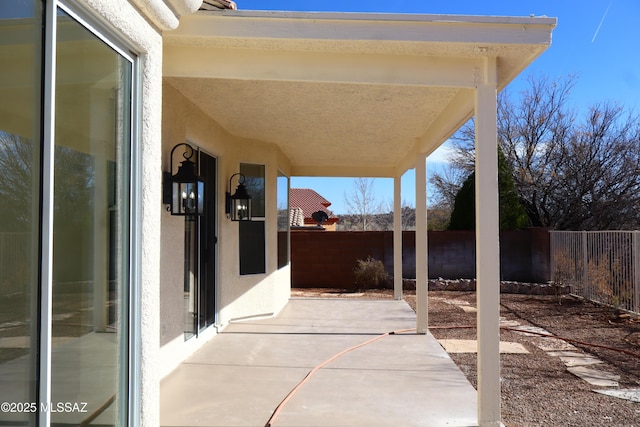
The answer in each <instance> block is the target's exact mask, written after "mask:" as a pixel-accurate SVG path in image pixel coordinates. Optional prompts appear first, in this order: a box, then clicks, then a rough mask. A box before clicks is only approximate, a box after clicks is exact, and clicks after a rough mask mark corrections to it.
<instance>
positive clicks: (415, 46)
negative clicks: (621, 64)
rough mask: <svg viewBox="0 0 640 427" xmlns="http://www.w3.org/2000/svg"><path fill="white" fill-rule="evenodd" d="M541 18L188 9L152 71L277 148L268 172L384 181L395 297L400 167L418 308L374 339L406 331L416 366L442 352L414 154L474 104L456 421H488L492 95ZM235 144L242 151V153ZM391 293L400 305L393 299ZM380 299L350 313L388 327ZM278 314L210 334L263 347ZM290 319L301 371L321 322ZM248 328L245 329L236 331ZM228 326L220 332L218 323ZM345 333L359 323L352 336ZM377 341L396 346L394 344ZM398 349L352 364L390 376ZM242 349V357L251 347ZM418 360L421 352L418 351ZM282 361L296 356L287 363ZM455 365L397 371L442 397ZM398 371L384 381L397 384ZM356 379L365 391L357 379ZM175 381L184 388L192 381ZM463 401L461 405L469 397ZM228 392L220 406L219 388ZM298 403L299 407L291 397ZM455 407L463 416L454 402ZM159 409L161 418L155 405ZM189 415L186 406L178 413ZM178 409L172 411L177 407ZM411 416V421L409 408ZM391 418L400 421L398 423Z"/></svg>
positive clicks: (433, 145) (493, 298) (494, 340)
mask: <svg viewBox="0 0 640 427" xmlns="http://www.w3.org/2000/svg"><path fill="white" fill-rule="evenodd" d="M555 24H556V20H555V19H553V18H546V17H524V18H515V17H479V16H442V15H386V14H346V13H291V12H255V11H221V12H205V11H200V12H197V13H195V14H193V15H191V16H185V17H183V18H182V19H181V21H180V26H179V28H178V29H177V30H175V31H172V32H168V33H165V34H164V35H163V41H164V52H163V55H164V59H163V78H164V81H165V82H166V83H167V84H168V85H170V86H172V87H173V88H174V89H175V90H177V91H179V92H180V93H181V94H182V95H183V96H184V97H186V98H187V99H188V100H189V101H190V102H191V103H193V105H195V106H197V108H198V109H200V110H201V111H202V112H203V113H204V114H205V115H206V116H208V117H210V118H211V119H212V120H213V121H215V122H216V123H217V124H219V125H220V126H221V127H222V128H223V129H224V130H225V131H226V132H228V133H229V134H231V135H233V136H235V137H238V138H243V139H244V140H247V141H255V142H256V143H258V144H262V145H264V146H270V147H276V148H277V151H278V153H279V154H280V156H281V160H282V162H281V163H282V164H286V165H287V167H286V168H285V169H286V170H283V172H285V173H286V174H287V175H288V176H341V177H388V178H393V179H394V182H395V185H394V211H395V212H396V215H395V218H394V280H395V283H394V288H395V298H396V299H397V300H400V299H401V297H402V268H401V265H402V253H401V247H402V245H401V236H402V234H401V231H402V230H401V216H400V210H401V209H400V207H401V206H400V203H401V198H400V194H401V187H400V182H401V177H402V175H403V174H404V173H405V172H406V171H407V170H408V169H411V168H415V170H416V174H415V175H416V218H417V224H420V223H422V224H423V226H422V227H420V226H418V227H417V231H416V259H417V261H416V277H417V285H416V289H417V300H418V305H417V316H415V317H411V318H410V317H409V316H408V314H407V316H406V317H403V322H402V323H403V328H404V327H406V326H407V325H406V322H410V323H412V324H413V325H412V326H413V327H415V328H416V330H417V332H418V333H419V334H424V335H417V336H413V337H411V338H409V337H405V336H402V337H398V336H394V337H390V338H387V339H388V340H389V342H393V341H395V340H408V342H407V344H406V345H403V347H402V348H403V349H406V348H407V346H408V347H411V348H413V347H414V346H424V347H422V348H421V349H420V351H425V353H423V354H421V355H418V354H413V355H411V356H408V358H407V359H406V360H405V361H404V362H402V366H403V367H404V368H408V367H420V366H422V367H423V368H424V369H425V370H427V371H430V370H431V368H429V367H428V362H426V360H433V361H438V360H440V359H443V360H446V358H445V357H442V356H443V353H442V350H441V349H439V348H436V346H432V345H431V344H429V343H430V339H429V333H428V307H427V295H426V292H427V279H428V266H427V228H426V217H427V208H426V201H427V195H426V166H425V159H426V157H427V156H428V155H429V154H430V153H432V152H433V151H435V150H436V149H437V148H438V147H439V146H440V145H441V144H442V143H444V142H445V141H446V140H447V139H448V138H449V137H450V136H451V135H452V134H453V133H454V132H455V131H456V130H457V129H458V128H459V127H460V126H462V125H463V124H464V123H465V122H466V121H467V120H469V119H470V118H471V117H472V116H473V117H474V118H475V125H476V150H475V151H476V152H475V155H476V230H478V231H477V234H476V247H477V250H476V253H477V256H478V262H477V265H478V270H477V272H476V278H477V281H478V293H477V295H478V304H477V305H478V341H479V346H478V347H479V350H478V394H477V419H473V420H472V421H469V420H468V419H467V418H466V417H467V415H464V417H463V418H464V420H466V421H463V420H462V419H461V420H460V421H459V422H460V423H463V422H464V423H466V422H471V423H472V424H473V423H477V424H479V425H486V426H489V425H492V426H497V425H499V424H500V366H499V363H500V362H499V284H500V277H499V271H500V269H499V247H498V244H499V243H498V182H497V135H496V110H497V93H498V91H499V90H501V89H502V88H504V87H505V86H506V85H507V84H508V83H509V82H511V81H512V80H513V79H514V78H515V77H516V76H517V75H518V74H519V73H520V72H521V71H522V70H524V69H525V68H526V67H527V66H528V65H529V64H530V63H531V62H532V61H533V60H534V59H535V58H536V57H538V56H539V55H540V54H542V53H543V52H544V51H545V50H546V49H547V48H548V47H549V45H550V42H551V32H552V30H553V28H554V27H555ZM225 154H227V153H225ZM234 155H236V156H238V157H239V158H242V153H234ZM267 200H269V196H268V195H267ZM271 200H273V198H271ZM397 304H399V305H400V304H403V303H402V302H401V301H398V302H397ZM299 305H300V303H298V302H292V303H289V305H288V306H287V308H286V309H285V312H284V313H283V314H284V315H286V313H287V310H291V309H292V307H295V306H299ZM343 308H344V309H345V313H342V314H339V313H337V312H336V313H335V316H334V317H329V316H322V317H323V319H324V320H327V321H329V320H330V321H331V322H339V323H335V324H332V325H331V328H334V327H338V328H347V330H348V328H349V319H348V316H349V311H350V310H352V308H351V307H350V306H349V307H347V306H343ZM386 313H387V307H386V306H385V308H384V310H376V315H375V316H374V315H368V316H364V317H360V318H359V320H358V321H362V322H365V323H368V324H367V325H365V327H364V329H357V330H356V331H357V332H358V333H363V331H364V333H366V334H370V333H384V332H389V331H388V326H387V325H386V324H385V325H384V328H382V330H380V329H379V328H376V327H374V326H373V325H375V323H376V322H377V321H378V320H379V318H380V317H385V316H387V314H386ZM345 316H346V317H345ZM279 319H280V318H279V317H276V318H275V319H273V320H270V321H269V320H263V321H261V322H258V323H256V324H255V325H253V324H252V326H248V325H246V324H230V325H228V326H226V327H225V328H224V329H223V333H222V336H220V337H216V338H215V339H214V340H213V341H212V342H213V343H216V344H214V345H215V346H222V347H223V348H224V345H222V342H223V341H230V342H229V344H230V345H231V344H232V343H231V341H233V339H237V337H239V336H241V335H242V336H244V335H247V336H250V337H252V339H253V340H258V341H255V343H254V344H255V345H257V346H258V347H260V348H261V349H262V350H263V351H266V352H267V353H271V352H276V351H277V350H278V348H283V347H284V346H291V343H282V346H279V343H277V342H272V341H269V340H272V339H275V337H280V339H282V337H285V338H288V339H291V334H290V332H286V333H281V332H278V333H277V334H275V335H273V334H272V333H271V332H269V333H268V334H266V335H264V336H263V335H262V334H261V333H262V332H263V331H265V330H269V328H273V330H275V331H278V330H279V329H278V328H280V327H281V326H282V325H279V324H278V322H279V321H280V320H279ZM303 319H304V316H303V317H297V316H294V317H293V318H291V319H289V321H290V322H292V327H293V331H294V332H295V331H296V329H297V328H300V330H301V331H303V333H304V334H303V335H302V337H304V338H305V340H307V339H311V338H313V340H311V341H308V345H309V347H307V350H306V352H307V353H311V354H310V356H312V358H311V359H308V360H306V361H305V362H304V363H303V369H302V370H305V369H307V368H308V367H309V366H311V365H313V363H315V362H316V361H318V360H317V359H323V358H324V357H325V356H327V354H320V353H321V352H320V351H319V350H318V351H316V346H318V347H317V348H318V349H320V348H322V346H320V344H319V343H318V341H317V340H318V338H322V337H324V336H325V335H320V336H319V337H318V336H315V335H312V334H311V335H310V334H307V332H308V330H307V329H305V328H309V327H311V328H313V329H314V330H315V328H316V327H315V326H313V325H311V326H310V325H306V326H305V324H304V321H303ZM334 319H335V320H334ZM269 322H273V323H272V324H270V323H269ZM297 322H301V323H300V324H298V323H297ZM253 327H255V328H257V329H255V330H252V329H248V330H247V329H246V328H253ZM243 328H245V329H243ZM331 328H330V329H328V332H324V333H327V334H329V336H332V337H333V336H334V335H332V334H334V333H335V329H331ZM235 332H241V333H238V334H236V333H235ZM256 332H260V333H259V334H256ZM227 333H228V334H229V335H225V334H227ZM293 336H294V337H298V338H300V336H299V335H293ZM340 336H341V335H340ZM234 337H235V338H234ZM267 338H269V340H267ZM353 338H354V336H353V334H346V335H345V336H344V342H342V343H340V340H338V342H336V343H332V344H330V346H329V347H330V348H332V350H331V351H333V350H335V349H336V348H337V347H340V346H341V344H345V343H347V342H352V340H353ZM355 338H361V337H358V336H357V335H356V336H355ZM263 340H265V341H263ZM294 342H295V340H294ZM391 348H395V349H396V350H397V349H398V348H399V347H397V346H395V345H394V346H392V347H391ZM427 349H428V350H427ZM211 351H213V352H214V353H216V354H215V355H214V354H212V355H211V359H210V360H217V359H216V358H217V357H219V356H221V357H223V358H222V359H220V360H224V357H227V356H226V355H218V354H217V352H218V349H217V347H216V348H213V347H211ZM331 351H327V352H326V353H330V352H331ZM401 353H402V352H397V353H394V354H393V355H391V354H389V355H388V358H387V359H384V360H383V361H381V362H384V363H375V362H374V361H375V360H376V359H375V358H376V357H378V356H376V355H373V354H372V355H371V360H368V359H367V358H366V357H365V358H363V360H360V361H359V363H366V364H367V365H368V366H371V364H372V363H373V364H375V365H376V366H379V367H380V368H383V370H385V371H388V372H390V373H395V374H394V375H398V372H400V371H398V370H397V369H396V368H397V367H398V366H399V365H396V363H397V361H398V359H397V358H400V357H402V356H401ZM204 354H205V350H204V349H203V350H201V351H200V352H198V353H197V354H196V355H195V356H193V358H192V359H190V360H192V361H197V360H200V359H199V358H200V357H204V356H203V355H204ZM229 354H233V353H229ZM402 354H404V353H402ZM271 356H273V354H271ZM297 356H300V357H302V355H296V357H295V358H294V359H292V360H298V361H301V360H303V359H299V358H297ZM247 357H253V356H252V353H249V354H248V355H247ZM316 357H317V359H315V358H316ZM365 359H366V360H365ZM320 361H322V360H320ZM392 361H393V362H392ZM391 362H392V363H391ZM449 362H450V361H449ZM449 362H447V363H449ZM220 363H222V364H224V362H220ZM342 363H346V362H342ZM388 363H391V364H388ZM425 363H426V364H427V365H423V364H425ZM196 366H200V365H199V364H198V363H197V362H187V363H185V364H183V365H181V366H180V368H178V371H176V372H174V373H172V374H171V375H170V376H169V377H168V378H167V379H166V380H165V384H164V385H163V393H162V401H163V403H164V402H167V403H168V402H173V403H177V402H180V400H179V399H178V397H179V394H175V393H173V392H171V390H179V389H180V386H179V385H178V384H179V377H180V372H182V371H184V370H189V369H193V368H195V367H196ZM394 366H395V368H394ZM423 368H418V370H421V369H423ZM247 369H249V368H246V369H245V370H247ZM287 369H293V371H295V370H296V369H294V366H290V367H288V368H287ZM240 371H241V370H240ZM240 371H238V370H229V371H225V372H219V373H218V375H222V377H218V379H217V380H215V379H213V378H215V376H214V377H212V378H206V377H205V376H202V377H200V378H202V381H203V382H204V381H207V382H211V384H212V387H216V384H219V387H227V385H225V386H223V385H222V384H231V386H232V387H233V384H234V380H236V379H238V378H242V375H244V374H246V373H242V372H240ZM293 371H291V372H290V374H291V375H292V377H294V378H297V377H298V376H299V375H300V373H301V372H297V373H294V372H293ZM458 374H459V372H458V373H457V374H453V373H452V376H451V377H449V376H444V377H438V378H439V380H438V381H436V382H435V383H433V382H429V380H428V377H430V375H410V376H407V377H408V378H409V377H410V378H413V379H412V380H411V381H415V379H416V378H422V380H421V381H422V383H419V382H418V383H413V385H412V386H411V387H410V389H411V390H412V391H413V392H418V393H422V394H421V396H422V397H423V398H424V399H428V396H431V395H432V394H433V395H434V396H439V395H442V391H443V390H445V389H446V388H447V387H448V386H449V382H450V381H452V382H455V381H457V380H454V378H458V379H459V375H458ZM408 378H406V380H407V381H409V379H408ZM291 382H292V381H287V382H283V383H281V384H280V385H278V387H279V389H281V390H286V389H288V388H289V387H290V385H291ZM293 382H295V381H293ZM266 384H268V385H270V386H273V385H275V384H276V382H274V381H273V380H271V379H267V380H266ZM403 384H404V382H401V383H399V384H397V386H398V387H399V388H402V387H404V386H403ZM465 387H466V385H465ZM465 387H463V388H465ZM185 390H186V389H185ZM203 390H204V389H203ZM265 390H272V389H271V388H269V389H265ZM360 390H367V387H364V386H363V387H362V388H361V389H360ZM218 392H219V393H220V395H218V394H216V397H215V399H209V398H208V396H206V394H207V393H202V394H201V395H198V396H195V398H197V399H200V398H202V399H204V400H203V401H202V402H203V405H202V406H198V405H195V406H194V405H192V406H191V409H189V410H194V411H200V412H199V413H200V415H201V416H203V417H204V416H205V414H206V412H207V411H208V410H209V409H207V408H209V406H208V405H211V404H212V403H211V402H213V401H214V400H215V401H216V404H215V407H216V408H218V407H219V405H218V403H217V402H219V401H220V399H224V395H225V393H224V390H223V389H219V390H218ZM465 393H466V392H465ZM187 394H188V395H189V397H190V398H192V399H193V398H194V392H193V390H191V391H188V392H187ZM259 394H260V395H261V396H263V397H269V399H273V400H278V399H279V398H280V395H277V396H276V394H278V393H271V392H270V391H261V392H260V393H259ZM272 394H273V395H272ZM167 399H168V400H167ZM465 401H467V402H470V401H473V405H475V404H476V401H475V400H473V399H471V400H469V399H465ZM205 402H206V404H205ZM340 402H342V400H341V399H338V402H333V404H334V405H338V404H339V403H340ZM272 403H273V402H272V401H269V402H265V408H266V407H268V408H271V407H272ZM453 403H455V404H456V406H455V408H460V406H459V405H460V401H459V400H457V399H456V401H454V402H453ZM228 404H229V405H230V406H232V403H231V402H230V401H229V402H228ZM300 405H301V406H300V408H302V407H303V406H305V404H303V403H301V404H300ZM374 406H375V405H374ZM408 406H409V405H406V404H405V405H404V406H403V410H402V411H401V412H400V414H407V412H409V411H413V410H415V411H418V412H424V410H425V408H424V407H423V406H416V407H411V408H410V409H407V407H408ZM378 407H379V408H380V409H381V411H382V410H383V407H380V406H378ZM184 410H187V409H186V407H185V409H184ZM236 410H237V411H238V410H240V409H236ZM163 411H165V409H163ZM367 411H368V410H364V409H363V410H361V411H359V413H358V415H359V416H361V417H364V416H365V414H366V413H367ZM463 413H464V414H466V410H465V411H463ZM165 414H166V417H168V416H169V414H170V413H169V412H165ZM443 414H445V415H447V414H448V416H449V417H450V418H451V419H453V418H455V417H456V415H455V412H452V411H444V412H443ZM200 415H197V414H194V417H195V418H193V419H196V418H197V417H198V416H200ZM236 415H239V416H241V417H246V416H248V415H249V412H247V410H246V409H245V410H242V411H241V412H239V413H237V414H236ZM423 415H425V414H422V415H421V416H423ZM290 416H291V417H292V418H291V420H290V421H286V418H284V416H283V421H282V422H285V421H286V422H289V423H290V424H285V425H303V424H296V420H299V419H296V418H295V416H294V415H290ZM166 417H165V418H163V420H164V421H163V423H165V422H166V423H167V424H166V425H172V424H171V422H173V421H171V422H170V421H169V420H170V418H166ZM416 419H420V418H416ZM185 422H186V419H185V420H183V421H182V423H183V424H184V423H185ZM193 422H194V423H195V422H196V421H193ZM421 422H422V424H421V425H425V423H424V420H423V421H421ZM344 424H345V423H344V422H343V423H342V425H344ZM347 424H348V425H355V424H351V423H347ZM400 424H402V425H407V424H406V422H402V423H400ZM173 425H176V424H173ZM194 425H196V424H194ZM206 425H215V424H206ZM238 425H239V424H238ZM314 425H317V424H314ZM331 425H336V424H331ZM339 425H340V423H339ZM366 425H372V424H366ZM385 425H389V424H385ZM391 425H394V423H392V424H391ZM395 425H399V424H395ZM426 425H432V424H430V423H426ZM433 425H437V424H433ZM448 425H452V424H451V423H449V424H448ZM455 425H467V424H455Z"/></svg>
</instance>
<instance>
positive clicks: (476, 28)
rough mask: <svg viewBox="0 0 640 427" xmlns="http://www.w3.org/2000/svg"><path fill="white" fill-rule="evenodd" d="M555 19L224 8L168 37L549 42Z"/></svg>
mask: <svg viewBox="0 0 640 427" xmlns="http://www.w3.org/2000/svg"><path fill="white" fill-rule="evenodd" d="M137 1H140V0H137ZM156 1H159V0H156ZM301 22H304V25H301ZM556 23H557V20H556V19H555V18H547V17H526V18H525V17H498V16H490V17H486V16H464V15H418V14H416V15H409V14H404V15H403V14H371V13H318V12H269V11H235V10H224V11H220V12H217V11H216V12H212V11H199V12H197V13H196V14H193V15H190V16H186V17H185V19H184V20H183V22H181V25H180V27H179V28H178V29H177V30H176V31H173V32H171V33H168V34H167V36H168V38H169V39H173V38H177V37H180V36H199V37H216V38H217V37H230V38H264V39H296V40H306V41H310V40H342V39H350V40H352V39H354V37H355V38H357V39H358V40H361V41H366V40H370V41H380V40H389V41H394V40H395V41H409V42H411V41H413V42H446V43H451V42H458V43H471V42H473V43H489V44H491V43H499V44H503V43H506V44H549V43H550V42H551V30H552V29H553V28H554V27H555V26H556Z"/></svg>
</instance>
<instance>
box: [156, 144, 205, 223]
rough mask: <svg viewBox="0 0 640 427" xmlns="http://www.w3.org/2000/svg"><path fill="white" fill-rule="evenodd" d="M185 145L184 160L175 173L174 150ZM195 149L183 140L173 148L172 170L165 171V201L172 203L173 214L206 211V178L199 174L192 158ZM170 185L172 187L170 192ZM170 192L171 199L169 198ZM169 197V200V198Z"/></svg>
mask: <svg viewBox="0 0 640 427" xmlns="http://www.w3.org/2000/svg"><path fill="white" fill-rule="evenodd" d="M183 145H184V146H185V147H186V148H185V151H184V153H183V154H182V156H183V157H184V160H183V161H182V162H181V163H180V166H179V167H178V171H177V172H176V174H175V175H171V174H172V173H173V152H174V151H175V150H176V148H178V147H180V146H183ZM194 154H195V150H194V149H193V147H192V146H190V145H189V144H187V143H185V142H183V143H180V144H178V145H176V146H175V147H173V149H172V150H171V172H169V173H165V183H164V184H165V194H166V196H165V203H167V202H169V203H171V206H170V208H169V210H170V211H171V215H182V216H185V215H194V216H196V215H202V214H203V212H204V179H202V177H200V175H198V172H197V170H196V163H195V162H193V161H192V160H191V158H192V157H193V155H194ZM169 186H170V188H171V190H170V193H169ZM167 193H169V194H170V199H169V197H168V196H169V194H167ZM167 199H169V200H167Z"/></svg>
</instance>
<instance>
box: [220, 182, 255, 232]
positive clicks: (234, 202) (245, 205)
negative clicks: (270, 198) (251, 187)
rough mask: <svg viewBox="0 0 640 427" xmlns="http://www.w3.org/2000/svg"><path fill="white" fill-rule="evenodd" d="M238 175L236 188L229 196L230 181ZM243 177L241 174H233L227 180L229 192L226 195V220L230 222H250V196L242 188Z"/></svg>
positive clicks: (244, 188)
mask: <svg viewBox="0 0 640 427" xmlns="http://www.w3.org/2000/svg"><path fill="white" fill-rule="evenodd" d="M236 175H239V178H238V188H236V192H235V193H233V195H231V180H232V179H233V177H234V176H236ZM244 181H245V176H244V175H242V174H241V173H235V174H233V175H231V178H229V191H228V192H227V193H226V209H225V212H226V214H227V218H229V219H230V220H231V221H251V196H250V195H249V193H248V192H247V188H246V187H245V186H244Z"/></svg>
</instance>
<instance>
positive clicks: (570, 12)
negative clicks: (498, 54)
mask: <svg viewBox="0 0 640 427" xmlns="http://www.w3.org/2000/svg"><path fill="white" fill-rule="evenodd" d="M236 3H237V4H238V9H240V10H243V9H244V10H296V11H338V12H381V13H424V14H462V15H500V16H530V15H536V16H549V17H555V18H557V19H558V26H557V27H556V29H555V30H554V31H553V41H552V44H551V47H550V48H549V49H548V50H547V51H546V52H545V53H544V54H543V55H542V56H541V57H540V58H538V59H537V60H536V61H535V62H534V63H533V64H531V66H529V68H527V69H526V70H525V71H524V73H523V74H522V75H521V76H520V77H519V78H517V79H516V80H514V81H513V82H512V83H511V84H510V85H509V87H508V90H509V91H510V92H512V93H517V92H518V91H520V90H521V89H522V88H523V87H525V86H524V82H525V80H526V77H527V76H528V75H530V74H534V75H541V74H542V75H546V76H548V77H550V78H560V77H566V76H567V75H569V74H575V75H577V76H578V80H577V84H576V86H575V88H574V90H573V92H572V96H571V99H572V102H573V103H574V104H575V107H576V108H577V109H578V110H579V111H582V110H585V109H586V108H588V106H590V105H593V104H596V103H600V102H607V101H612V102H618V103H620V104H622V105H624V106H626V107H627V108H628V109H630V110H633V111H634V112H636V113H637V112H639V111H640V24H639V23H638V22H639V19H640V1H639V0H582V1H577V0H485V1H477V0H442V1H439V2H435V1H431V0H395V1H394V0H387V1H363V0H357V1H353V0H342V1H328V0H323V1H320V0H297V1H294V0H278V1H273V0H236ZM443 151H444V150H441V152H439V153H438V152H437V153H434V155H432V156H430V157H429V158H428V159H427V170H428V171H429V170H431V171H433V170H436V169H438V168H442V167H443V165H442V162H443V161H445V160H446V153H444V152H443ZM413 180H414V175H413V173H412V172H408V173H406V174H405V176H404V177H403V180H402V187H403V191H402V194H403V195H402V198H403V200H407V201H408V202H410V203H412V204H413V202H414V200H415V186H414V183H413ZM291 186H292V187H298V188H301V187H302V188H313V189H314V190H316V191H318V192H319V193H320V194H322V195H323V196H324V197H325V198H326V199H327V200H329V201H330V202H331V203H332V205H331V207H330V209H332V210H333V211H334V212H335V213H336V214H342V213H346V209H345V207H344V198H345V195H348V194H349V193H351V192H352V189H353V184H352V180H350V179H347V178H330V179H328V178H300V177H293V178H292V179H291ZM376 194H377V195H378V201H379V202H385V201H386V202H388V203H391V201H392V200H393V181H392V180H391V179H378V180H376Z"/></svg>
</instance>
